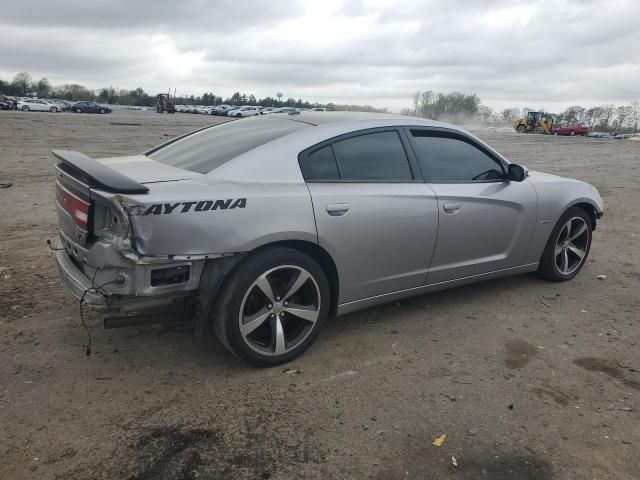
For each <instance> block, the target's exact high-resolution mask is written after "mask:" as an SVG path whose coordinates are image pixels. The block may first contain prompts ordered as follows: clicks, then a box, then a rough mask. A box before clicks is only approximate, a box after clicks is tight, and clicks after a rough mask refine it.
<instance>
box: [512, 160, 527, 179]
mask: <svg viewBox="0 0 640 480" xmlns="http://www.w3.org/2000/svg"><path fill="white" fill-rule="evenodd" d="M528 174H529V171H528V170H527V169H526V167H523V166H522V165H517V164H515V163H510V164H509V168H508V169H507V176H508V177H509V180H512V181H514V182H522V181H523V180H524V179H525V178H527V175H528Z"/></svg>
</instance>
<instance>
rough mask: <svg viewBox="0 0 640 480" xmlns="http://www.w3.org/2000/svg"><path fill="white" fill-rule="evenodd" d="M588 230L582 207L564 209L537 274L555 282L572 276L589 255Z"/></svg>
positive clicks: (590, 227) (588, 220)
mask: <svg viewBox="0 0 640 480" xmlns="http://www.w3.org/2000/svg"><path fill="white" fill-rule="evenodd" d="M592 230H593V225H592V223H591V217H590V216H589V214H588V213H587V212H586V211H585V210H583V209H582V208H579V207H571V208H570V209H568V210H567V211H566V212H565V213H564V214H563V215H562V216H561V217H560V219H559V220H558V222H557V223H556V226H555V227H554V229H553V231H552V232H551V236H550V237H549V241H548V242H547V246H546V248H545V250H544V252H543V254H542V258H541V259H540V267H539V268H538V273H539V274H540V275H541V276H543V277H544V278H546V279H548V280H552V281H555V282H561V281H564V280H570V279H571V278H573V277H574V276H575V275H576V274H577V273H578V272H579V271H580V269H581V268H582V266H583V265H584V262H585V261H586V259H587V255H588V254H589V248H590V247H591V232H592Z"/></svg>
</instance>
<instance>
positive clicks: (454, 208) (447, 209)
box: [442, 203, 460, 213]
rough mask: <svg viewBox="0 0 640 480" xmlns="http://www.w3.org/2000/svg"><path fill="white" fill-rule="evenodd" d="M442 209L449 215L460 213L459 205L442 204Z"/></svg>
mask: <svg viewBox="0 0 640 480" xmlns="http://www.w3.org/2000/svg"><path fill="white" fill-rule="evenodd" d="M442 209H443V210H444V211H445V212H447V213H458V210H460V204H459V203H444V204H442Z"/></svg>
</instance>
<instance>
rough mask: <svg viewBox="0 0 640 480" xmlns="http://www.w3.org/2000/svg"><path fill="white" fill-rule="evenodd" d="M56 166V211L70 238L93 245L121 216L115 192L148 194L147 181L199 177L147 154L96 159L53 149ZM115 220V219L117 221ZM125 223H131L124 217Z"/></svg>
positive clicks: (63, 233)
mask: <svg viewBox="0 0 640 480" xmlns="http://www.w3.org/2000/svg"><path fill="white" fill-rule="evenodd" d="M52 153H53V154H54V155H55V156H56V157H57V158H58V159H59V160H60V162H59V163H58V164H57V165H56V211H57V213H58V224H59V228H60V231H61V233H62V235H63V237H65V239H66V240H67V241H72V242H74V243H76V244H77V245H80V246H85V245H90V244H91V243H93V242H94V241H95V240H96V239H97V238H98V237H99V236H100V234H101V232H102V231H103V230H104V229H105V228H110V227H111V226H112V225H110V223H112V222H114V221H115V222H117V217H118V216H120V217H122V216H123V215H124V212H123V211H122V207H121V206H119V205H116V203H117V202H116V201H115V200H113V197H114V196H116V195H146V194H147V192H148V191H149V189H148V188H147V187H146V186H145V185H144V184H145V183H149V184H151V183H156V182H171V181H178V180H185V179H189V178H196V177H199V176H202V175H201V174H199V173H195V172H189V171H186V170H182V169H180V168H176V167H172V166H170V165H165V164H162V163H159V162H156V161H154V160H151V159H150V158H148V157H146V156H144V155H134V156H126V157H115V158H108V159H93V158H90V157H88V156H86V155H84V154H82V153H79V152H74V151H68V150H52ZM114 219H115V220H114ZM120 220H121V223H122V224H128V222H127V221H126V219H125V218H121V219H120Z"/></svg>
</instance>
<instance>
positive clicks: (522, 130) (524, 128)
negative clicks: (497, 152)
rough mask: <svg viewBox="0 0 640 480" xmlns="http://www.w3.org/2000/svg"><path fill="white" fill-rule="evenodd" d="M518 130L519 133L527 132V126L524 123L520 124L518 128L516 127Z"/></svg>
mask: <svg viewBox="0 0 640 480" xmlns="http://www.w3.org/2000/svg"><path fill="white" fill-rule="evenodd" d="M516 132H518V133H527V127H525V126H524V125H518V128H517V129H516Z"/></svg>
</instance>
